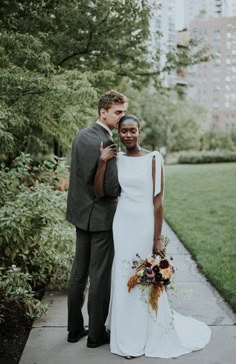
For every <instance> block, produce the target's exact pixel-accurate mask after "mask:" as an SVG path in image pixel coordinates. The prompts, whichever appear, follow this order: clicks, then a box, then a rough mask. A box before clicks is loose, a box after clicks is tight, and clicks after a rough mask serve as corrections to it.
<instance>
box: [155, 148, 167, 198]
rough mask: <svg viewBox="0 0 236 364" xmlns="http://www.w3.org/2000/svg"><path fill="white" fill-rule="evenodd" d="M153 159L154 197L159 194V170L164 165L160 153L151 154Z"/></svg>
mask: <svg viewBox="0 0 236 364" xmlns="http://www.w3.org/2000/svg"><path fill="white" fill-rule="evenodd" d="M153 158H154V159H155V167H156V168H155V191H154V196H156V195H158V194H159V193H160V192H161V168H162V167H163V165H164V161H163V158H162V155H161V153H159V152H157V151H155V152H153Z"/></svg>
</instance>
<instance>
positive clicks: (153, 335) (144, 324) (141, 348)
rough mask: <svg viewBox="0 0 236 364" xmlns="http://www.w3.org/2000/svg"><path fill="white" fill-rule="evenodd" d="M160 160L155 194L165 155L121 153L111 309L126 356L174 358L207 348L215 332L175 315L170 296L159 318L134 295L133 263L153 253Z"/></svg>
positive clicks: (117, 342) (114, 332) (116, 342)
mask: <svg viewBox="0 0 236 364" xmlns="http://www.w3.org/2000/svg"><path fill="white" fill-rule="evenodd" d="M153 156H155V161H156V176H155V192H154V193H155V195H156V194H158V193H159V192H160V189H161V183H160V180H161V165H162V157H161V155H160V153H159V152H152V153H148V154H146V155H144V156H141V157H129V156H126V155H125V154H124V153H119V154H118V157H117V166H118V178H119V183H120V185H121V196H120V198H119V202H118V207H117V211H116V214H115V218H114V223H113V233H114V245H115V258H114V264H113V287H112V300H111V301H112V303H111V307H110V317H109V320H110V330H111V343H110V347H111V352H112V353H114V354H118V355H122V356H126V355H131V356H141V355H146V356H148V357H159V358H174V357H177V356H179V355H182V354H186V353H189V352H191V351H194V350H199V349H202V348H203V347H204V346H205V345H206V344H207V343H208V342H209V340H210V336H211V331H210V329H209V327H208V326H207V325H206V324H205V323H203V322H200V321H198V320H196V319H194V318H192V317H185V316H182V315H180V314H178V313H177V312H175V311H173V310H171V308H170V306H169V303H168V298H167V295H166V293H165V292H164V293H162V294H161V296H160V298H159V301H158V312H157V316H156V314H155V312H154V311H153V310H152V308H151V307H150V305H149V304H148V303H147V301H146V299H145V291H144V293H142V292H141V290H140V287H139V286H136V287H135V288H134V289H132V290H131V292H130V293H128V288H127V281H128V279H129V277H130V276H131V275H132V274H133V273H134V271H133V270H132V268H131V266H132V264H129V263H130V262H132V259H133V258H135V256H136V253H138V254H139V255H140V256H141V257H142V258H147V257H149V256H150V255H151V253H152V244H153V235H154V212H153V180H152V158H153Z"/></svg>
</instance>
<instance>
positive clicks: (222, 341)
mask: <svg viewBox="0 0 236 364" xmlns="http://www.w3.org/2000/svg"><path fill="white" fill-rule="evenodd" d="M163 234H164V235H166V236H168V237H169V238H170V244H169V245H168V248H167V255H168V256H169V255H171V256H173V258H174V260H173V264H174V266H175V267H176V268H177V269H176V273H175V286H176V290H175V291H171V290H170V291H169V299H170V305H171V306H172V307H173V308H174V309H175V310H176V311H178V312H179V313H181V314H183V315H185V316H193V317H195V318H196V319H199V320H202V321H204V322H206V323H207V324H208V325H210V327H211V330H212V338H211V341H210V343H209V344H208V345H207V346H206V348H204V349H203V350H201V351H197V352H193V353H190V354H187V355H183V356H180V357H179V358H176V359H159V358H153V359H151V358H145V357H141V358H137V359H134V360H133V361H132V363H137V364H142V363H144V364H146V363H147V364H152V363H158V364H170V363H171V364H173V362H174V363H176V364H234V363H236V326H235V325H236V317H235V315H234V313H233V312H232V311H231V309H230V308H229V307H228V306H227V304H226V303H225V302H224V301H223V299H222V298H221V297H220V295H219V294H218V293H217V292H216V290H215V289H214V288H213V287H212V286H211V285H210V284H209V283H208V281H207V280H206V278H205V277H204V276H202V275H201V274H200V272H199V271H198V269H197V267H196V264H195V262H194V261H193V260H192V259H191V256H190V254H189V253H188V252H187V250H186V249H185V248H184V247H183V245H182V244H181V242H180V241H179V239H178V238H177V236H176V235H175V234H174V233H173V231H172V230H171V229H170V228H169V226H168V225H167V224H164V227H163ZM44 301H46V302H47V303H48V305H49V310H48V313H47V315H45V316H44V317H42V318H41V319H40V320H38V321H36V322H34V325H33V329H32V330H31V333H30V336H29V339H28V341H27V343H26V346H25V349H24V352H23V355H22V358H21V360H20V364H110V363H114V364H115V363H116V364H124V363H127V360H126V359H124V358H121V357H119V356H117V355H113V354H111V353H110V351H109V345H104V346H101V347H99V348H96V349H89V348H87V347H86V338H83V339H82V340H81V341H79V342H78V343H75V344H70V343H67V341H66V337H67V331H66V320H67V297H66V294H65V293H50V292H49V293H48V294H47V295H46V296H45V298H44ZM84 317H85V323H87V322H86V321H87V314H86V305H85V306H84Z"/></svg>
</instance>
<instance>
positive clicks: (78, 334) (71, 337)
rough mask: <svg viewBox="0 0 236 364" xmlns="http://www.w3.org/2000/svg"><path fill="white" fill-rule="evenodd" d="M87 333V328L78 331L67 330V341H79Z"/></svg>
mask: <svg viewBox="0 0 236 364" xmlns="http://www.w3.org/2000/svg"><path fill="white" fill-rule="evenodd" d="M87 335H88V328H84V330H83V331H80V332H76V333H73V332H69V334H68V337H67V341H68V343H77V341H79V340H80V339H81V338H82V337H84V336H87Z"/></svg>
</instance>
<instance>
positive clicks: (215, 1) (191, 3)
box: [184, 0, 236, 27]
mask: <svg viewBox="0 0 236 364" xmlns="http://www.w3.org/2000/svg"><path fill="white" fill-rule="evenodd" d="M233 16H236V0H185V1H184V24H185V27H188V26H189V25H190V24H191V23H192V22H194V21H207V20H210V19H213V18H219V17H233Z"/></svg>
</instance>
